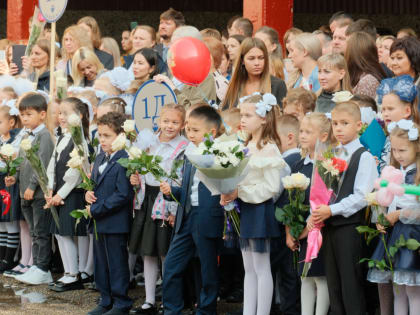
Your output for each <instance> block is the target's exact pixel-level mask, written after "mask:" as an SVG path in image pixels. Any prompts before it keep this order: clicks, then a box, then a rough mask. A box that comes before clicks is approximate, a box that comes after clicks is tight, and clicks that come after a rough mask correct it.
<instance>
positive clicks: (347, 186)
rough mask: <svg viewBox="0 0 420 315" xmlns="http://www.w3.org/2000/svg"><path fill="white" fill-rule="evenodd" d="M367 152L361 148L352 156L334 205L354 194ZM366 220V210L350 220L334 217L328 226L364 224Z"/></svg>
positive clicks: (358, 212) (340, 216) (354, 215)
mask: <svg viewBox="0 0 420 315" xmlns="http://www.w3.org/2000/svg"><path fill="white" fill-rule="evenodd" d="M365 151H366V149H365V148H364V147H361V148H359V149H357V150H356V151H355V152H354V153H353V155H352V156H351V158H350V162H349V164H348V168H347V171H346V172H345V174H344V178H343V182H342V184H341V187H340V188H339V191H338V194H337V198H336V200H335V202H334V203H338V202H340V201H341V200H342V199H344V198H346V197H347V196H348V195H351V194H353V190H354V181H355V179H356V174H357V170H358V169H359V161H360V157H361V155H362V154H363V152H365ZM364 220H365V211H364V209H361V210H359V211H357V212H356V213H355V214H353V215H351V216H350V217H348V218H345V217H344V216H342V215H336V216H332V217H330V218H329V219H328V220H327V221H326V224H327V225H332V226H340V225H348V224H362V223H363V222H364Z"/></svg>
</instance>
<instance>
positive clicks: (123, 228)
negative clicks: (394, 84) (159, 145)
mask: <svg viewBox="0 0 420 315" xmlns="http://www.w3.org/2000/svg"><path fill="white" fill-rule="evenodd" d="M127 157H128V155H127V153H126V152H125V151H123V150H121V151H117V152H115V153H113V154H111V155H110V156H109V155H106V154H105V153H104V152H102V153H100V154H99V155H98V157H97V158H96V161H95V164H94V166H93V170H92V180H93V181H94V182H95V183H96V186H95V189H94V193H95V197H96V198H97V200H96V202H95V203H93V204H92V205H91V207H90V212H91V215H92V218H93V219H95V221H96V231H97V234H98V240H94V241H93V251H94V265H95V271H94V273H95V282H96V288H97V289H98V290H99V292H100V293H101V300H100V302H99V305H100V306H102V307H104V308H110V307H111V306H113V307H115V308H118V309H120V310H123V311H127V310H128V309H130V308H131V306H132V304H133V302H132V300H131V299H130V298H129V297H128V286H129V282H130V272H129V269H128V251H127V243H128V236H129V233H130V228H131V221H132V214H133V212H132V211H133V199H134V192H133V187H132V186H131V184H130V181H129V179H128V178H127V177H126V169H124V168H123V167H122V166H121V165H120V164H118V163H117V161H118V160H119V159H120V158H127ZM89 232H90V233H93V232H94V223H93V221H92V220H91V222H90V224H89Z"/></svg>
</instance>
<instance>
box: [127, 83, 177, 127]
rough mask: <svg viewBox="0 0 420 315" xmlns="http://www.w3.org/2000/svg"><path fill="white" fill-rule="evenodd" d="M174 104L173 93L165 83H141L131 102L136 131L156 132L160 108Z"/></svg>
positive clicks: (174, 97)
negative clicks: (147, 130) (148, 130)
mask: <svg viewBox="0 0 420 315" xmlns="http://www.w3.org/2000/svg"><path fill="white" fill-rule="evenodd" d="M176 102H177V100H176V96H175V93H174V91H172V89H171V88H170V87H169V86H168V85H167V84H166V83H164V82H163V83H157V82H155V81H154V80H149V81H147V82H145V83H143V85H142V86H140V88H139V89H138V91H137V93H136V96H135V97H134V102H133V111H132V115H133V119H134V121H135V122H136V129H137V131H140V130H143V129H146V128H147V129H152V130H153V131H156V130H157V129H158V121H157V119H158V118H159V116H160V112H161V110H162V107H163V106H164V105H165V104H170V103H175V104H176Z"/></svg>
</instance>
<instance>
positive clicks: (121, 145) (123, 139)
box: [112, 133, 127, 152]
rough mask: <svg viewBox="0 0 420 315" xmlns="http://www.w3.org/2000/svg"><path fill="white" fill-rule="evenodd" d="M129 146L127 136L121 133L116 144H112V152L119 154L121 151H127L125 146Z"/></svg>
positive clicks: (116, 139)
mask: <svg viewBox="0 0 420 315" xmlns="http://www.w3.org/2000/svg"><path fill="white" fill-rule="evenodd" d="M126 144H127V137H126V136H125V134H123V133H120V134H119V135H118V136H117V138H115V140H114V142H112V151H113V152H117V151H120V150H123V149H125V145H126Z"/></svg>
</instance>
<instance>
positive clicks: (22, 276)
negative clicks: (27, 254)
mask: <svg viewBox="0 0 420 315" xmlns="http://www.w3.org/2000/svg"><path fill="white" fill-rule="evenodd" d="M36 269H37V267H36V266H35V265H34V266H31V268H29V269H28V271H26V272H25V273H24V274H22V275H17V276H14V278H15V279H16V280H17V281H21V282H23V280H24V279H25V278H27V277H28V276H29V275H30V274H31V273H32V272H34V271H35V270H36Z"/></svg>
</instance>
